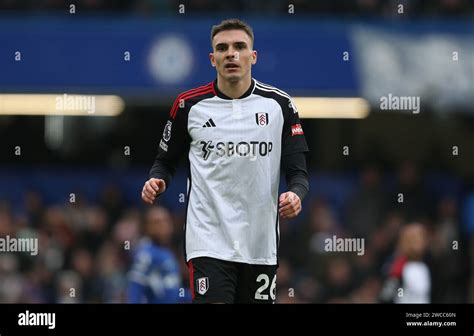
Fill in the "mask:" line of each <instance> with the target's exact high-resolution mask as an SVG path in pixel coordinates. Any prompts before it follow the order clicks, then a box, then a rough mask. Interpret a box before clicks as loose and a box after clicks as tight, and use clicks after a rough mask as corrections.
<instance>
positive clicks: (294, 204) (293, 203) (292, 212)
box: [279, 191, 301, 219]
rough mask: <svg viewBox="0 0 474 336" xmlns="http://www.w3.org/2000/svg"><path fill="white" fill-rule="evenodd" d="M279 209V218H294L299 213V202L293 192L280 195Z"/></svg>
mask: <svg viewBox="0 0 474 336" xmlns="http://www.w3.org/2000/svg"><path fill="white" fill-rule="evenodd" d="M279 207H280V209H279V212H280V216H281V218H284V219H290V218H294V217H296V216H298V214H299V213H300V212H301V200H300V198H299V197H298V195H296V194H295V193H294V192H291V191H288V192H286V193H283V194H281V195H280V204H279Z"/></svg>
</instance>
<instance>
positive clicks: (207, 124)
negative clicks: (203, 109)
mask: <svg viewBox="0 0 474 336" xmlns="http://www.w3.org/2000/svg"><path fill="white" fill-rule="evenodd" d="M202 127H216V124H214V121H213V120H212V119H209V120H208V121H206V123H205V124H204V125H202Z"/></svg>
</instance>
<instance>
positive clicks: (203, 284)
mask: <svg viewBox="0 0 474 336" xmlns="http://www.w3.org/2000/svg"><path fill="white" fill-rule="evenodd" d="M196 287H197V292H198V293H199V294H201V295H204V294H206V292H207V290H208V289H209V278H208V277H205V278H199V279H196Z"/></svg>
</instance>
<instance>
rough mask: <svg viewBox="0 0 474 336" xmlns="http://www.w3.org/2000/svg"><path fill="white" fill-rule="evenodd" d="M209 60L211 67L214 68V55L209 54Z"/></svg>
mask: <svg viewBox="0 0 474 336" xmlns="http://www.w3.org/2000/svg"><path fill="white" fill-rule="evenodd" d="M209 60H210V61H211V65H212V66H213V67H215V66H216V60H215V59H214V53H209Z"/></svg>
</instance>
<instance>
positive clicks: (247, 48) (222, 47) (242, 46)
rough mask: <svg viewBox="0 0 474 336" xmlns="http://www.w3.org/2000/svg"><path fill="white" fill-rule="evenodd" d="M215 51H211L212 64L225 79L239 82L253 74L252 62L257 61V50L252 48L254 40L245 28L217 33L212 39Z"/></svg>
mask: <svg viewBox="0 0 474 336" xmlns="http://www.w3.org/2000/svg"><path fill="white" fill-rule="evenodd" d="M212 47H213V50H214V52H212V53H210V54H209V56H210V59H211V64H212V65H213V66H214V67H216V70H217V73H218V74H219V76H220V77H222V78H223V79H224V80H228V81H229V82H238V81H240V80H242V79H243V78H245V77H246V76H251V72H250V69H251V67H252V64H255V63H256V62H257V52H256V51H255V50H252V47H253V46H252V41H251V39H250V36H248V35H247V34H246V33H245V32H244V31H243V30H225V31H222V32H220V33H217V34H216V35H215V36H214V39H213V41H212Z"/></svg>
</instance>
